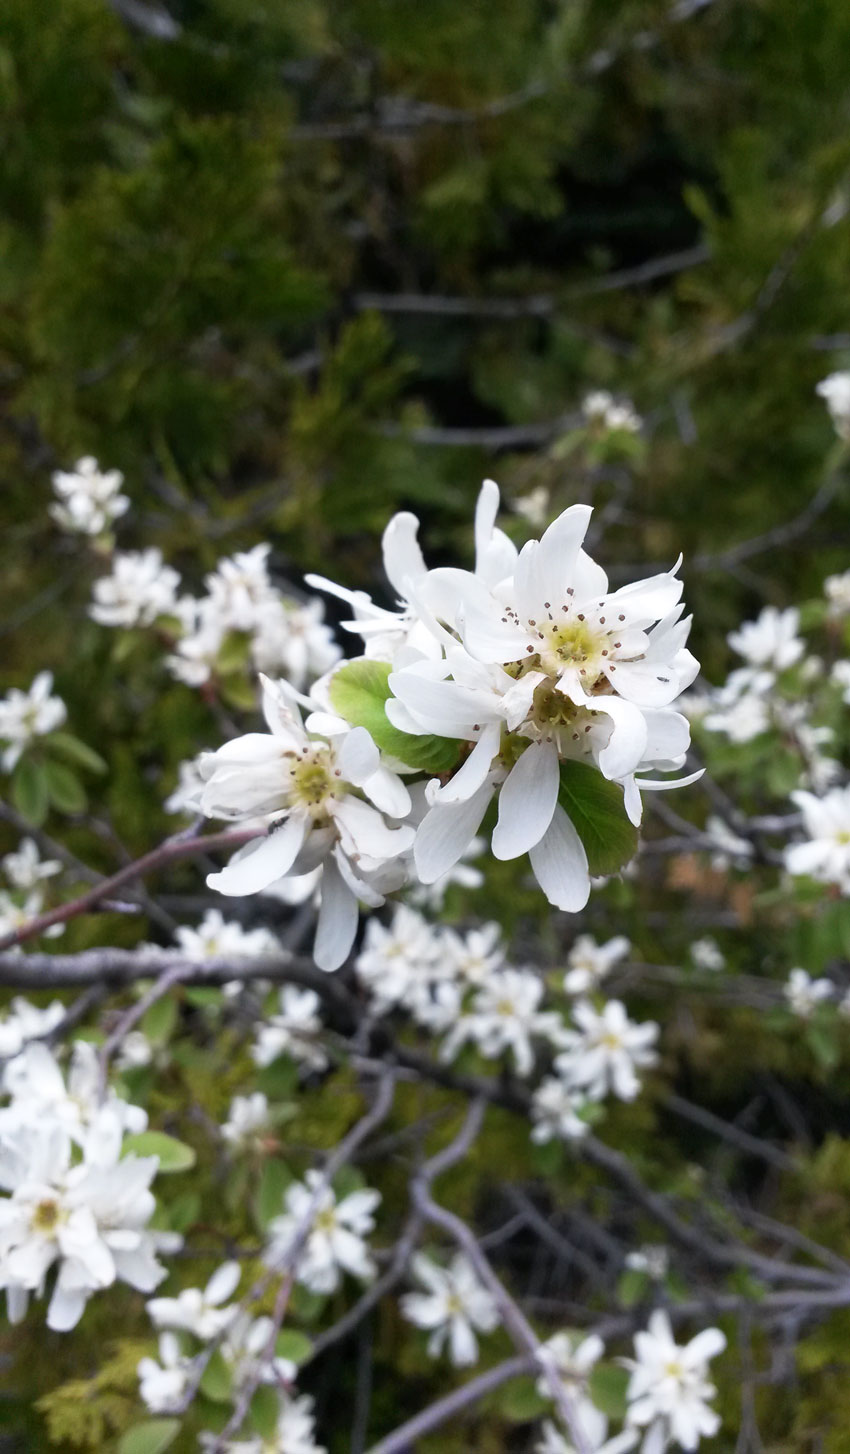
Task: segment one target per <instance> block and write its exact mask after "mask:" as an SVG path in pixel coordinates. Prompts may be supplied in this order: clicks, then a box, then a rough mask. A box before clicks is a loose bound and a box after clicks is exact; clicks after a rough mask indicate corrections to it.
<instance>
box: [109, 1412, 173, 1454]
mask: <svg viewBox="0 0 850 1454" xmlns="http://www.w3.org/2000/svg"><path fill="white" fill-rule="evenodd" d="M179 1433H180V1420H179V1419H148V1420H146V1422H145V1423H144V1424H135V1425H134V1427H133V1428H132V1429H128V1430H127V1432H126V1434H124V1435H123V1437H122V1438H121V1441H120V1443H119V1445H118V1454H162V1451H163V1449H167V1448H168V1447H169V1445H170V1444H173V1443H174V1440H175V1439H176V1438H177V1435H178V1434H179Z"/></svg>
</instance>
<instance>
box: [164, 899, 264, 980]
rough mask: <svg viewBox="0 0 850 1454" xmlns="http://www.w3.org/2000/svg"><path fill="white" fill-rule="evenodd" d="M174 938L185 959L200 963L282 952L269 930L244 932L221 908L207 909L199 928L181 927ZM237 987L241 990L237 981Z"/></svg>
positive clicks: (247, 930) (260, 957)
mask: <svg viewBox="0 0 850 1454" xmlns="http://www.w3.org/2000/svg"><path fill="white" fill-rule="evenodd" d="M174 937H175V939H176V941H177V944H178V946H179V947H180V949H181V950H182V951H183V953H184V954H185V956H186V958H187V959H191V960H192V961H193V962H196V963H199V964H200V963H202V962H203V961H204V960H205V959H227V958H229V957H233V958H235V959H262V958H263V957H264V956H266V955H275V954H280V953H281V946H280V943H279V941H278V940H277V939H276V938H275V936H274V934H272V933H271V931H270V930H268V929H243V928H242V925H241V924H238V923H236V922H235V921H232V920H230V921H228V920H225V918H224V915H223V914H222V913H221V912H220V910H218V909H207V912H206V913H205V914H204V917H203V919H202V920H201V922H200V924H199V925H198V927H197V928H196V929H192V928H190V927H189V926H188V925H186V924H184V925H181V926H180V928H179V929H177V930H176V931H175V935H174ZM237 987H238V988H241V985H240V984H239V983H238V982H237Z"/></svg>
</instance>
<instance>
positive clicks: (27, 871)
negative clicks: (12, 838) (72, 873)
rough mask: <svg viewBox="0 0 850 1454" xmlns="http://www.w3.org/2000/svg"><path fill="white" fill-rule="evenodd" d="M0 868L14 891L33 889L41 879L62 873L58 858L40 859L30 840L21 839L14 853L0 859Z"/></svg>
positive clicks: (35, 847) (33, 843) (34, 845)
mask: <svg viewBox="0 0 850 1454" xmlns="http://www.w3.org/2000/svg"><path fill="white" fill-rule="evenodd" d="M0 868H2V870H3V872H4V873H5V875H6V877H7V879H8V880H9V883H10V884H11V885H12V887H13V888H16V889H33V888H35V887H36V885H37V884H39V883H41V881H42V879H45V878H53V876H54V874H57V873H61V872H62V864H61V863H60V862H59V859H58V858H40V857H39V852H38V848H37V846H36V844H35V842H34V841H33V839H32V838H22V839H21V841H20V843H19V844H18V846H17V848H16V849H15V851H14V853H7V854H5V855H4V857H3V858H0Z"/></svg>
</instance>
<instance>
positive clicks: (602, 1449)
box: [535, 1415, 640, 1454]
mask: <svg viewBox="0 0 850 1454" xmlns="http://www.w3.org/2000/svg"><path fill="white" fill-rule="evenodd" d="M601 1418H602V1421H603V1423H604V1425H605V1428H604V1431H603V1434H602V1442H601V1443H600V1442H597V1443H592V1442H591V1441H590V1440H589V1439H588V1438H587V1434H586V1432H585V1439H584V1443H585V1447H586V1448H587V1450H588V1454H627V1451H628V1450H630V1449H634V1447H635V1445H636V1444H637V1442H638V1440H639V1438H640V1434H639V1433H638V1432H637V1430H636V1429H623V1431H622V1433H620V1434H615V1435H614V1436H613V1438H611V1439H609V1438H608V1437H607V1433H608V1420H607V1419H606V1418H605V1417H604V1415H601ZM542 1433H543V1437H542V1439H541V1440H540V1442H539V1443H538V1444H536V1445H535V1454H576V1448H575V1445H574V1444H573V1443H572V1442H571V1441H570V1440H569V1439H567V1438H566V1437H565V1436H564V1435H563V1434H561V1433H559V1432H558V1430H557V1429H556V1428H555V1425H554V1424H553V1423H552V1422H551V1421H550V1420H548V1419H547V1420H546V1422H545V1423H544V1425H543V1430H542Z"/></svg>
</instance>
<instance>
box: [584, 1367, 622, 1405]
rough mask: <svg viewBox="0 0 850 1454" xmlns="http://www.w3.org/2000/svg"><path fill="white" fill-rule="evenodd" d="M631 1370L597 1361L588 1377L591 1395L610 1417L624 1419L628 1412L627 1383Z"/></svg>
mask: <svg viewBox="0 0 850 1454" xmlns="http://www.w3.org/2000/svg"><path fill="white" fill-rule="evenodd" d="M628 1381H629V1372H628V1369H626V1368H617V1367H616V1366H615V1365H614V1364H613V1363H597V1365H596V1367H595V1368H594V1369H593V1372H592V1373H591V1375H590V1378H589V1379H588V1390H589V1393H590V1397H591V1398H592V1399H593V1402H594V1403H595V1404H596V1407H597V1408H598V1409H600V1410H601V1411H602V1413H603V1414H607V1416H608V1418H609V1419H622V1418H623V1416H624V1415H625V1412H626V1384H627V1383H628Z"/></svg>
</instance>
